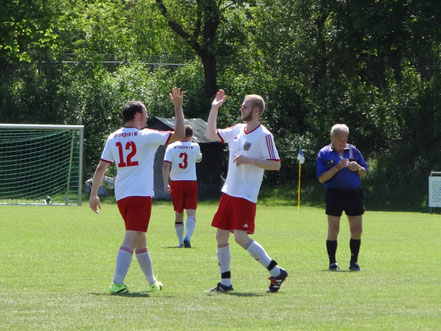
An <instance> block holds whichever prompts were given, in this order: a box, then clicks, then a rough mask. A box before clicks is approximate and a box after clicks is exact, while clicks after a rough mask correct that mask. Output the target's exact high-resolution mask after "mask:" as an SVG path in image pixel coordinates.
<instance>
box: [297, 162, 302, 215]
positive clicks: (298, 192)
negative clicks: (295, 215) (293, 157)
mask: <svg viewBox="0 0 441 331" xmlns="http://www.w3.org/2000/svg"><path fill="white" fill-rule="evenodd" d="M301 175H302V164H301V163H300V162H299V185H298V188H297V209H300V178H301Z"/></svg>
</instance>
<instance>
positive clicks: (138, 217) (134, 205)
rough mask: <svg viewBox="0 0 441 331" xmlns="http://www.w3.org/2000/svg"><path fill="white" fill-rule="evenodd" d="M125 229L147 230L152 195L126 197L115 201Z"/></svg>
mask: <svg viewBox="0 0 441 331" xmlns="http://www.w3.org/2000/svg"><path fill="white" fill-rule="evenodd" d="M117 205H118V209H119V212H120V213H121V216H122V218H123V219H124V222H125V223H126V230H133V231H141V232H147V228H148V227H149V221H150V214H151V212H152V197H127V198H123V199H121V200H118V201H117Z"/></svg>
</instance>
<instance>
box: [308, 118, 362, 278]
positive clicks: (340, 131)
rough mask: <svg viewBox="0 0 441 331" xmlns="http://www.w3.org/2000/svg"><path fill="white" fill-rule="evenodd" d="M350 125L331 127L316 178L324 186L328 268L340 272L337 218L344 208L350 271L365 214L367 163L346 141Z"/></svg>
mask: <svg viewBox="0 0 441 331" xmlns="http://www.w3.org/2000/svg"><path fill="white" fill-rule="evenodd" d="M348 136H349V128H348V127H347V126H346V125H345V124H335V125H334V126H333V127H332V129H331V144H329V145H327V146H325V147H323V148H322V149H321V150H320V152H319V153H318V155H317V164H316V166H317V178H318V180H319V182H320V183H322V184H324V186H325V189H326V191H325V202H326V214H327V215H328V237H327V240H326V249H327V252H328V257H329V270H330V271H339V270H340V268H339V266H338V263H337V260H336V258H335V254H336V252H337V237H338V232H339V230H340V217H341V215H342V213H343V211H345V213H346V215H347V216H348V220H349V229H350V231H351V240H350V242H349V247H350V249H351V260H350V262H349V270H351V271H360V270H361V269H360V266H359V264H358V253H359V251H360V245H361V232H362V215H363V214H364V200H363V191H362V189H361V179H360V178H361V177H366V175H367V172H368V166H367V164H366V162H365V160H364V158H363V155H362V154H361V153H360V151H359V150H358V149H357V148H356V147H355V146H354V145H351V144H348Z"/></svg>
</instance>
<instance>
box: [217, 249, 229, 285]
mask: <svg viewBox="0 0 441 331" xmlns="http://www.w3.org/2000/svg"><path fill="white" fill-rule="evenodd" d="M217 261H218V263H219V272H220V273H221V277H222V274H225V273H227V272H228V273H229V272H230V262H231V253H230V244H227V245H226V246H223V247H218V248H217ZM221 284H222V285H225V286H231V277H229V278H221Z"/></svg>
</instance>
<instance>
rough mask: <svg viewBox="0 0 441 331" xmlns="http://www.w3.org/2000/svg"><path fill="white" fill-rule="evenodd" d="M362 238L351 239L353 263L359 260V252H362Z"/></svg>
mask: <svg viewBox="0 0 441 331" xmlns="http://www.w3.org/2000/svg"><path fill="white" fill-rule="evenodd" d="M360 245H361V239H352V238H351V240H350V241H349V247H350V248H351V263H354V262H357V261H358V253H359V252H360Z"/></svg>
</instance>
